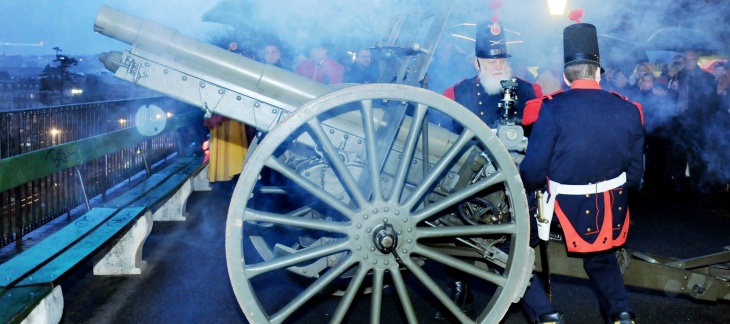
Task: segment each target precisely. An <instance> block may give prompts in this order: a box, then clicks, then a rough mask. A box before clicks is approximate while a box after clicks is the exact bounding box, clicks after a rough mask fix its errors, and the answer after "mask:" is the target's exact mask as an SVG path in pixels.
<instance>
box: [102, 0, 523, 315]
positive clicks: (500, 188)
mask: <svg viewBox="0 0 730 324" xmlns="http://www.w3.org/2000/svg"><path fill="white" fill-rule="evenodd" d="M451 5H452V2H445V3H444V4H443V5H441V6H437V7H438V8H434V10H433V11H432V12H427V13H425V14H423V15H422V16H420V18H417V19H422V20H423V21H424V22H427V23H417V24H415V25H417V26H419V27H420V30H419V31H418V32H412V31H411V32H408V33H407V32H405V31H403V30H400V29H398V28H403V26H411V25H414V24H407V23H403V21H402V19H404V18H400V19H401V21H400V22H397V23H395V24H394V27H392V28H391V30H389V35H391V36H389V37H385V38H384V39H383V40H381V41H379V42H378V44H377V46H376V47H375V48H374V50H375V51H376V53H377V56H378V58H379V59H380V64H383V66H384V67H385V68H383V69H381V71H385V73H383V74H381V80H388V81H389V82H388V83H382V84H368V85H342V86H326V85H322V84H319V83H316V82H314V81H312V80H309V79H307V78H304V77H301V76H299V75H296V74H293V73H291V72H288V71H285V70H281V69H279V68H276V67H274V66H271V65H265V64H261V63H258V62H256V61H253V60H250V59H247V58H244V57H241V56H240V55H236V54H234V53H230V52H228V51H226V50H224V49H221V48H218V47H216V46H213V45H210V44H207V43H205V42H201V41H198V40H195V39H193V38H190V37H188V36H185V35H181V34H179V33H177V32H176V31H175V30H174V29H171V28H168V27H166V26H163V25H160V24H157V23H154V22H151V21H147V20H143V19H139V18H136V17H133V16H130V15H128V14H125V13H123V12H120V11H117V10H115V9H112V8H110V7H102V8H101V10H100V12H99V13H98V15H97V18H96V21H95V23H94V29H95V31H97V32H99V33H101V34H103V35H106V36H109V37H112V38H115V39H117V40H120V41H122V42H125V43H128V44H130V45H132V48H131V50H129V51H124V52H108V53H103V54H102V55H100V59H101V60H102V62H103V63H104V64H105V66H106V67H107V68H108V69H109V70H110V71H112V72H114V74H115V76H116V77H118V78H120V79H123V80H126V81H129V82H131V83H134V84H138V85H140V86H144V87H147V88H149V89H152V90H155V91H158V92H160V93H162V94H165V95H167V96H170V97H172V98H175V99H178V100H180V101H183V102H186V103H189V104H191V105H194V106H197V107H199V108H201V109H203V110H205V111H206V113H207V114H212V113H215V114H220V115H223V116H226V117H229V118H232V119H235V120H238V121H241V122H243V123H245V124H247V125H250V126H252V127H255V128H256V130H257V131H258V135H257V138H256V140H255V141H254V143H253V145H252V149H250V151H249V152H250V153H249V155H248V156H247V157H246V159H245V163H244V166H243V170H242V173H241V176H240V179H239V180H238V183H237V184H236V187H235V190H234V192H233V197H232V200H231V204H230V208H229V212H228V219H227V226H226V234H225V235H226V251H225V253H226V256H227V263H228V270H229V276H230V281H231V284H232V286H233V290H234V292H235V294H236V297H237V299H238V301H239V304H240V306H241V308H242V309H243V311H244V313H245V315H246V317H247V318H248V319H249V321H251V322H252V323H264V322H272V323H278V322H283V321H286V320H290V319H291V318H292V316H294V314H296V312H297V311H302V310H303V309H306V308H307V307H308V306H307V304H308V303H317V300H318V299H319V298H320V297H321V296H332V295H334V296H338V297H337V298H339V299H338V300H339V301H338V302H337V303H336V305H334V306H333V309H332V310H331V313H330V314H332V315H331V319H330V320H331V321H332V322H341V321H343V320H345V319H346V318H347V316H348V313H349V310H350V309H351V308H352V307H353V305H354V304H355V303H358V300H365V301H364V303H369V309H370V315H369V316H370V318H371V321H372V322H379V321H380V317H381V310H382V309H383V307H391V305H399V306H398V307H399V309H400V313H402V314H403V316H404V320H407V321H408V322H418V321H419V320H422V318H423V316H425V313H424V311H423V310H424V309H430V308H433V307H443V308H444V309H447V310H448V312H450V313H451V314H452V315H453V316H454V317H455V318H456V319H457V320H459V321H461V322H480V323H494V322H497V321H499V320H500V319H501V318H502V317H503V316H504V314H505V313H506V312H507V309H508V308H509V306H510V305H511V304H512V303H514V302H517V301H519V299H520V298H521V296H522V295H523V294H524V291H525V289H526V286H527V283H528V280H529V278H530V275H531V271H532V269H533V264H534V252H533V250H532V249H531V248H530V247H529V245H528V236H529V219H528V207H527V200H526V198H525V193H524V188H523V187H522V184H521V181H520V178H519V173H518V171H517V168H516V166H515V162H514V160H513V158H512V156H511V154H510V152H508V150H507V149H506V148H505V146H504V145H503V144H502V142H501V141H500V140H499V139H498V137H497V136H495V132H494V131H493V130H492V129H490V128H489V127H488V126H486V125H485V124H483V123H482V122H480V121H479V119H478V118H475V117H474V116H473V114H472V113H471V112H469V111H468V110H467V109H466V108H464V107H462V106H460V105H459V104H457V103H456V102H454V101H451V100H449V99H447V98H445V97H443V96H441V95H439V94H436V93H434V92H432V91H429V90H426V89H422V88H419V87H418V85H419V82H421V80H422V79H423V77H424V76H425V72H426V69H427V67H428V62H429V60H430V58H431V55H432V53H433V50H434V48H435V46H436V43H437V42H438V39H439V37H440V34H441V31H442V30H443V28H444V24H445V23H446V20H447V18H448V15H449V11H450V10H451ZM393 28H395V29H393ZM406 35H407V36H408V37H406ZM410 36H413V37H410ZM419 37H420V38H419ZM434 112H438V113H441V114H443V115H446V116H448V117H449V118H451V119H453V120H454V121H456V122H457V123H458V124H460V125H462V126H463V131H461V132H460V133H458V134H455V133H452V132H450V131H448V130H447V129H444V128H442V127H440V126H437V125H434V124H431V123H429V122H428V116H429V114H433V113H434ZM518 127H519V126H518ZM272 174H273V176H272ZM272 178H273V179H274V180H271V179H272ZM246 246H252V247H253V248H252V249H247V248H245V247H246ZM252 250H253V251H256V253H251V252H250V251H252ZM443 267H451V268H454V269H457V270H458V271H461V272H464V273H466V274H469V275H472V276H474V278H475V280H474V281H475V284H477V285H481V284H479V283H477V281H480V282H482V283H484V285H482V286H484V287H488V288H485V294H486V298H483V299H481V300H482V301H483V302H480V303H479V304H478V305H477V306H478V307H479V309H480V311H478V312H475V315H471V316H470V315H468V314H465V313H463V312H462V311H461V309H460V308H459V306H457V305H456V304H455V303H454V302H452V301H451V300H450V298H449V296H448V294H447V292H446V291H445V289H444V287H443V286H444V284H443V282H442V280H437V279H433V278H432V275H431V274H430V272H432V271H440V268H443ZM434 269H435V270H434ZM485 269H486V270H485ZM489 269H491V271H490V270H489ZM292 277H294V278H292ZM284 278H290V279H284ZM272 280H291V282H292V285H291V286H292V287H294V288H291V289H293V290H292V291H293V292H292V291H287V292H285V293H282V292H273V291H271V285H270V282H271V281H272ZM393 288H394V289H393ZM272 293H275V294H279V296H280V297H282V298H279V299H277V300H280V299H283V301H281V302H280V303H279V302H277V303H273V304H272V303H264V302H262V301H263V300H264V298H265V296H267V295H269V294H272ZM284 297H286V298H284ZM425 305H429V306H425Z"/></svg>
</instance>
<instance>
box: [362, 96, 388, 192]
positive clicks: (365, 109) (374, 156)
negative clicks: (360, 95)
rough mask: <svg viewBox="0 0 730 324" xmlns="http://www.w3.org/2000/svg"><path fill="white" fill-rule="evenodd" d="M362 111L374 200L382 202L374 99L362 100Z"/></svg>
mask: <svg viewBox="0 0 730 324" xmlns="http://www.w3.org/2000/svg"><path fill="white" fill-rule="evenodd" d="M360 103H361V108H360V111H361V112H362V124H363V128H364V131H365V149H366V151H367V155H368V166H369V167H370V182H371V187H372V189H373V201H374V202H376V203H377V202H382V201H383V200H384V197H383V188H382V186H381V185H380V165H379V163H378V150H377V149H376V145H375V140H376V138H375V122H374V121H373V101H372V100H363V101H361V102H360Z"/></svg>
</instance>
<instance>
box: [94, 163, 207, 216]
mask: <svg viewBox="0 0 730 324" xmlns="http://www.w3.org/2000/svg"><path fill="white" fill-rule="evenodd" d="M192 162H193V158H187V157H185V158H179V159H177V160H175V162H173V163H171V164H170V165H168V166H167V167H165V168H164V169H162V170H160V171H158V172H155V173H154V174H153V175H151V176H150V177H149V178H147V179H145V180H144V181H142V182H140V183H139V184H137V185H135V186H134V187H133V188H132V189H129V190H128V191H127V192H125V193H123V194H121V195H119V196H118V197H115V198H114V199H112V200H110V201H108V202H106V203H104V205H103V206H104V207H109V208H122V207H125V206H127V205H129V204H131V203H132V202H134V201H135V200H137V199H139V198H140V197H143V196H144V195H145V194H146V193H147V192H149V191H151V190H152V189H154V188H156V187H157V186H159V185H160V184H161V183H163V182H164V181H165V180H167V179H168V178H169V177H170V176H171V175H173V174H175V173H177V172H179V171H180V170H183V169H184V168H185V167H187V166H188V165H189V164H190V163H192Z"/></svg>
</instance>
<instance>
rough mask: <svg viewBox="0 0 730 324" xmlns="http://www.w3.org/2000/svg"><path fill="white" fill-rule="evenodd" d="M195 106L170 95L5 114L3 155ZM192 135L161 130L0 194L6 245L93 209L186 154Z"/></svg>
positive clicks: (0, 131) (0, 124) (0, 127)
mask: <svg viewBox="0 0 730 324" xmlns="http://www.w3.org/2000/svg"><path fill="white" fill-rule="evenodd" d="M154 107H157V108H159V109H157V108H154ZM195 110H197V109H196V108H194V107H192V106H189V105H186V104H184V103H181V102H179V101H175V100H172V99H169V98H167V97H153V98H143V99H133V100H119V101H106V102H95V103H87V104H78V105H64V106H56V107H47V108H42V109H26V110H12V111H6V112H0V159H6V158H9V157H13V156H17V155H21V154H25V153H30V152H34V151H37V150H41V149H45V148H49V147H54V146H57V145H60V144H64V143H67V142H71V141H76V140H82V139H85V138H89V137H92V136H97V135H103V134H107V133H110V132H113V131H118V130H121V129H126V128H131V127H136V126H137V124H138V119H139V118H140V116H143V117H144V114H145V113H148V112H150V111H153V112H155V113H156V114H157V115H158V116H157V118H166V117H170V116H175V115H178V114H182V113H185V112H190V111H195ZM142 112H144V113H142ZM160 114H162V116H160ZM201 124H202V122H201ZM191 126H193V127H195V126H201V125H191ZM189 136H190V131H189V130H187V129H185V130H184V129H179V130H176V131H170V132H166V133H161V134H159V135H155V136H151V137H150V138H149V139H147V140H145V141H143V142H140V143H138V144H137V145H134V146H131V147H125V148H124V149H121V150H117V151H114V152H112V153H110V154H106V155H104V156H103V157H100V158H97V159H93V160H91V161H88V162H86V163H83V164H80V165H78V166H76V167H73V168H67V169H64V170H61V171H59V172H56V173H54V174H51V175H48V176H45V177H42V178H40V179H36V180H32V181H30V182H27V183H25V184H23V185H20V186H17V187H15V188H13V189H10V190H6V191H3V192H0V234H2V237H0V247H3V246H5V245H8V244H10V243H12V242H16V244H17V245H22V237H23V236H24V235H26V234H28V233H29V232H31V231H33V230H35V229H37V228H39V227H41V226H42V225H44V224H47V223H48V222H50V221H52V220H53V219H55V218H57V217H59V216H62V215H64V214H69V213H70V211H71V210H72V209H74V208H76V207H77V206H80V205H83V204H86V205H87V208H89V198H88V197H95V196H98V195H102V200H106V193H107V190H109V189H110V188H112V187H114V186H115V185H117V184H119V183H122V182H123V181H125V180H127V179H129V178H130V177H132V176H133V175H135V174H137V173H139V172H142V171H145V170H146V171H147V172H148V174H149V168H150V166H151V165H153V164H155V163H157V162H159V161H163V160H165V159H166V158H167V157H168V156H170V155H171V154H173V153H175V152H182V151H183V150H184V149H185V145H186V144H187V142H188V137H189ZM183 143H184V144H183ZM51 152H54V150H51V151H49V154H51ZM58 152H63V151H62V150H59V151H58ZM45 158H46V159H47V160H48V159H50V160H51V161H53V160H57V161H59V163H60V162H61V161H62V160H64V159H65V158H67V157H65V156H63V155H61V154H59V155H58V156H46V157H45ZM2 171H3V172H8V171H9V172H15V170H2ZM20 171H21V170H18V172H20Z"/></svg>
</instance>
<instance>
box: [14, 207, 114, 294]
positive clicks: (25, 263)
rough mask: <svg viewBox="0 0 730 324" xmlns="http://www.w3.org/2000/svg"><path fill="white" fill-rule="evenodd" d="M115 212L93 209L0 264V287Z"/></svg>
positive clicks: (62, 248)
mask: <svg viewBox="0 0 730 324" xmlns="http://www.w3.org/2000/svg"><path fill="white" fill-rule="evenodd" d="M117 210H118V209H116V208H94V209H92V210H90V211H89V212H87V213H86V214H84V215H83V216H81V217H79V219H77V220H75V221H74V222H73V223H71V224H69V225H66V226H64V227H63V228H62V229H60V230H59V231H58V232H56V233H55V234H53V235H52V236H50V237H48V238H47V239H45V240H43V241H41V242H40V243H38V244H36V245H35V246H33V247H32V248H30V249H28V250H26V251H24V252H23V253H21V254H19V255H17V256H15V257H14V258H12V259H10V260H8V261H7V262H5V263H3V264H0V274H2V275H0V278H1V280H0V287H7V286H10V285H13V284H14V283H16V282H17V281H18V280H19V279H21V278H22V277H23V276H25V274H26V273H29V272H32V271H33V270H35V269H37V268H38V267H40V266H41V265H43V263H45V262H46V261H47V260H48V259H51V258H53V257H55V256H56V255H58V254H59V253H62V252H63V251H64V249H66V248H67V247H68V246H70V245H72V244H74V242H76V241H78V240H79V239H80V238H81V237H83V236H84V235H86V234H87V233H88V232H90V231H92V230H93V229H94V228H96V226H98V225H99V224H101V223H102V222H104V221H105V220H107V219H108V218H109V217H110V216H111V215H113V214H114V213H116V212H117Z"/></svg>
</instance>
